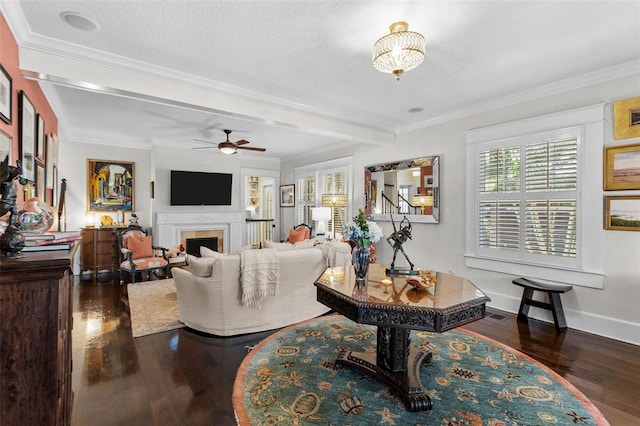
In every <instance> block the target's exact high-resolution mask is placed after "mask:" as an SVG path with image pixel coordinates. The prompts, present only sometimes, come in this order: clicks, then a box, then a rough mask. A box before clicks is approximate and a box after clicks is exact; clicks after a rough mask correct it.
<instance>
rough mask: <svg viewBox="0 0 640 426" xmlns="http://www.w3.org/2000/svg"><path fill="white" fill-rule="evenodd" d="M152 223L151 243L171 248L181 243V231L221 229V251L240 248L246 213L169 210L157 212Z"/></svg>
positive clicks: (228, 251) (229, 251) (232, 250)
mask: <svg viewBox="0 0 640 426" xmlns="http://www.w3.org/2000/svg"><path fill="white" fill-rule="evenodd" d="M154 219H155V220H154V223H153V235H154V243H155V244H159V245H161V246H163V247H173V246H176V245H177V244H179V243H180V232H181V231H194V230H221V231H222V232H223V242H224V252H225V253H233V252H235V251H238V250H240V249H241V248H242V239H243V235H244V230H245V212H244V211H231V212H203V211H170V212H166V211H165V212H156V213H155V218H154Z"/></svg>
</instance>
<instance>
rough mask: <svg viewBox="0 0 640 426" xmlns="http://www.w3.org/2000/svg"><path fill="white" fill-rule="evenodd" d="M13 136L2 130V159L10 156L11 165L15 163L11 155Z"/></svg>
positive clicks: (0, 135)
mask: <svg viewBox="0 0 640 426" xmlns="http://www.w3.org/2000/svg"><path fill="white" fill-rule="evenodd" d="M12 145H13V144H12V139H11V136H9V135H8V134H6V133H5V132H3V131H2V130H0V161H4V159H5V158H6V157H7V156H9V165H13V156H12V155H11V146H12Z"/></svg>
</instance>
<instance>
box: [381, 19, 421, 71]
mask: <svg viewBox="0 0 640 426" xmlns="http://www.w3.org/2000/svg"><path fill="white" fill-rule="evenodd" d="M408 29H409V24H407V23H406V22H395V23H393V24H391V26H389V31H390V34H387V35H386V36H384V37H381V38H380V39H378V41H376V42H375V44H374V45H373V66H374V67H375V69H377V70H378V71H382V72H385V73H389V74H393V75H395V76H396V80H400V76H401V75H402V74H404V73H405V72H407V71H409V70H412V69H414V68H415V67H417V66H418V65H420V64H421V63H422V61H424V46H425V42H424V36H423V35H422V34H420V33H416V32H413V31H408Z"/></svg>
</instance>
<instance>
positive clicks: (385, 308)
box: [315, 264, 490, 411]
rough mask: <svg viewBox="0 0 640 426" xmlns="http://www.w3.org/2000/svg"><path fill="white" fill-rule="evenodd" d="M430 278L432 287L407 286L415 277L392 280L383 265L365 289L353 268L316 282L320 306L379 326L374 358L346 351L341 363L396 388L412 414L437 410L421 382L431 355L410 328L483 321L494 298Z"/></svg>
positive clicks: (372, 271)
mask: <svg viewBox="0 0 640 426" xmlns="http://www.w3.org/2000/svg"><path fill="white" fill-rule="evenodd" d="M426 274H428V272H427V273H425V274H423V275H426ZM428 276H429V277H431V282H432V284H427V285H426V286H425V287H428V288H426V289H421V290H417V289H416V288H414V287H413V286H411V285H410V284H409V283H408V282H407V279H411V278H414V279H415V278H416V277H415V276H413V277H409V276H388V275H385V267H384V266H383V265H377V264H372V265H371V266H370V268H369V276H368V284H367V285H366V288H363V287H362V285H361V284H362V283H360V285H358V283H356V279H355V277H354V273H353V267H350V268H348V269H344V268H328V269H327V270H326V271H325V272H324V273H323V274H322V275H321V276H320V277H319V278H318V279H317V280H316V282H315V285H316V287H317V291H318V297H317V298H318V302H320V303H323V304H325V305H326V306H328V307H330V308H332V309H333V310H335V311H336V312H338V313H340V314H342V315H344V316H345V317H347V318H349V319H351V320H352V321H355V322H357V323H360V324H372V325H376V326H377V327H378V340H377V349H376V353H375V354H374V353H367V352H352V351H347V350H345V351H342V352H341V353H340V354H339V355H338V357H337V359H336V362H338V363H341V364H345V365H351V366H354V367H357V368H359V369H361V370H363V371H365V372H367V373H368V374H371V375H373V376H375V377H377V378H378V379H380V380H382V381H383V382H385V383H386V384H388V385H389V386H391V387H393V388H394V389H395V390H396V391H398V393H399V395H400V397H401V398H402V400H403V401H404V403H405V406H406V408H407V410H409V411H426V410H431V408H432V406H433V404H432V402H431V398H429V395H427V393H426V392H425V390H424V389H423V387H422V384H421V382H420V366H421V365H422V363H423V362H426V363H429V361H430V360H431V353H430V352H425V351H422V350H420V349H418V348H411V346H410V344H411V339H410V334H411V330H424V331H432V332H437V333H440V332H443V331H446V330H450V329H452V328H455V327H458V326H461V325H463V324H467V323H470V322H472V321H475V320H478V319H481V318H484V316H485V304H486V302H488V301H489V300H490V299H489V298H488V297H487V296H485V295H484V293H482V292H481V291H480V290H478V288H476V286H475V285H473V283H471V282H470V281H468V280H467V279H465V278H462V277H458V276H455V275H450V274H444V273H441V272H438V273H433V272H432V273H431V274H429V275H428ZM427 280H428V279H425V281H427Z"/></svg>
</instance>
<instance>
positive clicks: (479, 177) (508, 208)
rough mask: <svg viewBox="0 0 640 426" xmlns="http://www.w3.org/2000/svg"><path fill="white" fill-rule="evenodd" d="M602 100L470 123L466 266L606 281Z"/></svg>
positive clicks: (597, 283)
mask: <svg viewBox="0 0 640 426" xmlns="http://www.w3.org/2000/svg"><path fill="white" fill-rule="evenodd" d="M604 107H605V104H597V105H591V106H586V107H581V108H575V109H572V110H567V111H561V112H556V113H552V114H547V115H542V116H539V117H532V118H528V119H524V120H518V121H512V122H508V123H503V124H496V125H492V126H487V127H483V128H478V129H473V130H469V131H467V153H466V154H467V156H466V171H467V176H466V181H467V185H466V189H467V191H466V193H467V197H466V232H465V234H466V235H465V238H466V252H465V266H467V267H469V268H478V269H483V270H487V271H494V272H501V273H504V274H507V275H506V276H505V277H503V278H505V279H509V278H511V277H513V276H524V277H529V278H534V279H538V280H541V281H543V282H544V281H550V282H558V283H568V284H573V285H577V286H584V287H591V288H603V285H604V273H603V270H604V262H603V259H604V252H603V232H602V223H603V211H602V208H601V207H600V206H601V204H602V162H603V158H602V151H603V150H602V147H603V145H604V137H603V135H604V134H605V130H604V122H605V118H604ZM498 277H499V276H498Z"/></svg>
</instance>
